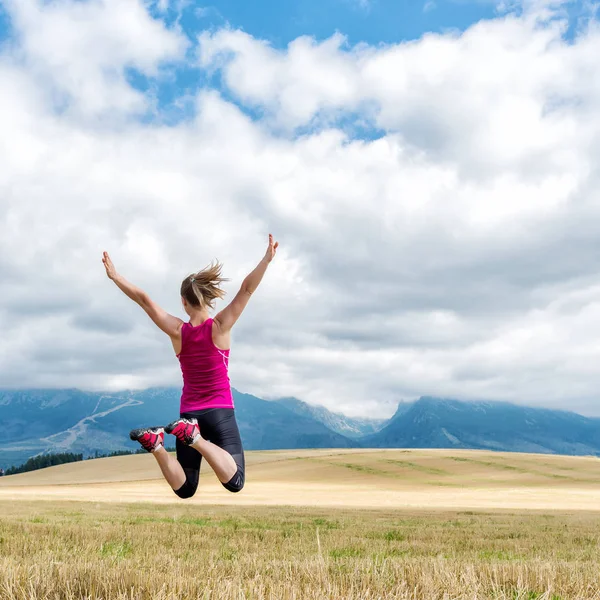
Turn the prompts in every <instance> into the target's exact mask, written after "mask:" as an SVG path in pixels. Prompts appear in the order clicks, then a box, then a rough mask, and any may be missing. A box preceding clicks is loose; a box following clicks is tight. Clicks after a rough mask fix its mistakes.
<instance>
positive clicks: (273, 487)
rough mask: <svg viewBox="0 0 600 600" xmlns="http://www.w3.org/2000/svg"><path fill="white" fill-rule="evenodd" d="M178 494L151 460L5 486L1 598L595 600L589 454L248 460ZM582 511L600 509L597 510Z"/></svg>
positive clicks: (594, 479) (593, 465) (423, 453)
mask: <svg viewBox="0 0 600 600" xmlns="http://www.w3.org/2000/svg"><path fill="white" fill-rule="evenodd" d="M201 482H202V483H201V486H200V489H199V490H198V494H197V496H196V497H195V498H194V499H192V501H187V502H186V501H181V500H179V499H177V498H176V497H175V496H174V495H173V494H172V492H171V491H170V490H169V489H168V487H167V486H166V484H165V483H164V482H163V481H161V480H160V479H159V476H158V473H157V469H156V465H155V464H154V462H153V459H152V457H151V456H128V457H119V458H113V459H102V460H97V461H86V462H83V463H74V464H70V465H61V466H59V467H52V468H50V469H45V470H43V471H39V472H34V473H26V474H23V475H17V476H13V477H5V478H2V479H1V480H0V600H9V599H10V600H92V599H93V600H113V599H114V600H125V599H127V600H150V599H152V600H175V599H178V600H197V599H206V600H221V599H222V600H225V599H227V600H229V599H232V600H233V599H236V600H237V599H240V600H241V599H250V598H252V599H254V598H256V599H263V598H264V599H269V600H288V599H294V600H324V599H332V600H333V599H336V600H338V599H339V600H342V599H343V600H354V599H356V600H358V599H361V600H375V599H406V600H408V599H411V600H435V599H439V600H442V599H444V600H452V599H469V600H471V599H472V600H476V599H477V600H482V599H488V598H489V599H492V600H534V599H536V600H572V599H581V600H593V599H597V600H600V512H595V511H600V461H599V460H598V459H595V458H585V457H579V458H577V457H558V456H540V455H516V454H495V453H491V452H471V451H463V452H458V451H434V450H414V451H404V450H390V451H381V450H377V451H369V450H349V451H342V450H319V451H278V452H256V453H249V454H248V482H247V487H246V488H245V489H244V491H243V492H241V493H240V494H229V493H228V492H226V491H225V490H224V489H223V488H222V487H221V486H220V485H219V484H218V482H216V481H215V478H214V475H213V474H212V473H211V472H210V470H208V469H207V470H206V471H204V472H203V474H202V477H201ZM590 509H593V510H590Z"/></svg>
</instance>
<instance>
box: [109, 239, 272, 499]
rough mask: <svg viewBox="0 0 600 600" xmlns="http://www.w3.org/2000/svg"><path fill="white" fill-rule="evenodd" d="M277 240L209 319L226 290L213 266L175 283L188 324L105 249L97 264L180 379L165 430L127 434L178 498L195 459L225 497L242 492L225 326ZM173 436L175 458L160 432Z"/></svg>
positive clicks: (191, 488) (193, 483) (188, 486)
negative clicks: (147, 325) (158, 340)
mask: <svg viewBox="0 0 600 600" xmlns="http://www.w3.org/2000/svg"><path fill="white" fill-rule="evenodd" d="M278 246H279V243H274V242H273V236H272V235H269V246H268V248H267V251H266V253H265V256H264V258H263V259H262V260H261V261H260V263H259V264H258V266H257V267H256V268H255V269H254V271H252V273H250V274H249V275H248V276H247V277H246V279H244V281H243V283H242V286H241V288H240V291H239V292H238V293H237V294H236V296H235V298H234V299H233V300H232V301H231V303H230V304H229V305H228V306H227V307H226V308H224V309H223V310H222V311H221V312H220V313H218V314H217V315H216V316H215V317H214V319H213V318H211V317H210V315H209V310H211V309H213V308H214V302H215V300H216V299H217V298H223V296H224V295H225V292H224V291H223V290H222V289H221V287H220V285H221V283H223V282H224V281H226V279H224V278H223V277H222V276H221V268H222V267H221V265H220V264H219V263H218V262H217V263H214V264H211V265H210V266H209V267H207V268H206V269H204V270H202V271H200V272H198V273H194V274H193V275H190V276H188V277H186V278H185V279H184V280H183V283H182V284H181V291H180V293H181V302H182V304H183V308H184V310H185V312H186V313H187V314H188V316H189V318H190V319H189V321H188V322H187V323H184V322H183V321H182V320H181V319H179V318H177V317H174V316H172V315H170V314H168V313H167V312H166V311H164V310H163V309H162V308H161V307H160V306H158V305H157V304H156V303H155V302H153V301H152V300H151V299H150V297H149V296H148V294H146V292H144V291H143V290H141V289H140V288H138V287H136V286H135V285H133V284H131V283H129V282H128V281H127V280H126V279H125V278H124V277H122V276H121V275H119V274H118V273H117V271H116V270H115V267H114V265H113V263H112V261H111V259H110V257H109V256H108V254H107V253H106V252H105V253H104V255H103V257H102V262H103V263H104V267H105V268H106V274H107V275H108V278H109V279H111V280H112V281H114V282H115V284H116V285H117V287H118V288H119V289H120V290H121V291H122V292H123V293H124V294H125V295H126V296H128V297H129V298H131V299H132V300H133V301H134V302H136V303H137V304H139V305H140V306H141V307H142V308H143V309H144V310H145V311H146V313H147V314H148V316H149V317H150V319H152V321H154V323H155V325H156V326H157V327H158V328H159V329H160V330H162V331H164V332H165V333H166V334H167V335H168V336H169V337H170V338H171V342H172V344H173V349H174V350H175V354H176V356H177V358H178V359H179V364H180V365H181V372H182V374H183V391H182V394H181V406H180V411H179V416H180V418H179V419H177V420H176V421H173V422H172V423H169V425H166V426H165V427H147V428H142V429H134V430H133V431H132V432H131V433H130V434H129V436H130V438H131V439H132V440H136V441H138V442H139V443H140V444H141V446H142V447H143V448H144V449H145V450H147V451H148V452H151V453H152V455H153V456H154V458H155V459H156V462H157V463H158V465H159V467H160V470H161V471H162V474H163V475H164V477H165V479H166V480H167V482H168V483H169V485H170V486H171V487H172V488H173V491H174V492H175V493H176V494H177V495H178V496H179V497H180V498H191V497H192V496H193V495H194V494H195V493H196V489H197V487H198V477H199V475H200V462H201V461H202V458H203V457H204V458H205V459H206V461H207V462H208V464H209V465H210V466H211V467H212V469H213V471H214V472H215V473H216V475H217V477H218V478H219V481H220V482H221V483H222V484H223V486H224V487H225V488H226V489H227V490H229V491H230V492H239V491H240V490H241V489H242V488H243V487H244V481H245V473H244V470H245V463H244V450H243V448H242V441H241V439H240V432H239V430H238V426H237V422H236V420H235V414H234V406H233V396H232V393H231V384H230V382H229V373H228V371H229V347H230V341H231V340H230V335H231V328H232V327H233V326H234V324H235V323H236V321H237V320H238V319H239V318H240V315H241V314H242V312H243V310H244V308H246V305H247V304H248V300H250V296H252V294H253V293H254V291H255V290H256V288H257V287H258V285H259V283H260V282H261V280H262V278H263V276H264V274H265V272H266V270H267V267H268V266H269V263H270V262H271V261H272V260H273V258H274V256H275V253H276V252H277V247H278ZM165 432H166V433H171V434H173V435H174V436H175V437H176V438H177V440H176V450H177V459H175V458H174V457H172V456H171V455H170V454H169V453H168V452H167V451H166V450H165V447H164V434H165Z"/></svg>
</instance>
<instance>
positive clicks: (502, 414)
mask: <svg viewBox="0 0 600 600" xmlns="http://www.w3.org/2000/svg"><path fill="white" fill-rule="evenodd" d="M361 442H362V443H363V444H365V445H367V446H373V447H376V448H398V447H400V448H471V449H481V450H499V451H500V450H502V451H507V452H534V453H550V454H554V453H556V454H577V455H598V454H600V419H593V418H588V417H584V416H582V415H578V414H576V413H572V412H567V411H559V410H550V409H544V408H531V407H526V406H518V405H515V404H509V403H506V402H461V401H458V400H444V399H440V398H431V397H423V398H421V399H419V400H418V401H417V402H415V403H413V404H412V405H410V406H409V407H407V409H405V410H402V411H398V412H397V413H396V414H395V415H394V416H393V417H392V419H390V421H389V422H388V423H387V424H386V425H385V427H383V428H382V429H381V430H380V431H379V432H377V433H375V434H374V435H370V436H367V437H365V438H363V439H362V440H361Z"/></svg>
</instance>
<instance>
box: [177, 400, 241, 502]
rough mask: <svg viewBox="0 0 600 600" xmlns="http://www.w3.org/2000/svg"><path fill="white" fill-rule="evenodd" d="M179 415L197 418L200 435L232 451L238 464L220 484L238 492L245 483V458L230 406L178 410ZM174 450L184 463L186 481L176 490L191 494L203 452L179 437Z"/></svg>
mask: <svg viewBox="0 0 600 600" xmlns="http://www.w3.org/2000/svg"><path fill="white" fill-rule="evenodd" d="M180 416H181V417H183V418H185V419H192V418H193V419H197V420H198V426H199V427H200V433H201V434H202V437H203V438H204V439H205V440H208V441H209V442H212V443H213V444H215V445H216V446H219V448H222V449H223V450H225V451H227V452H229V454H231V456H232V457H233V460H234V461H235V464H236V465H237V472H236V474H235V475H234V476H233V477H232V478H231V480H230V481H228V482H226V483H223V486H224V487H225V489H227V490H229V491H230V492H239V491H240V490H241V489H242V488H243V487H244V483H245V461H244V449H243V447H242V440H241V438H240V431H239V429H238V425H237V421H236V420H235V414H234V411H233V408H207V409H205V410H196V411H192V412H186V413H181V415H180ZM176 450H177V460H178V461H179V464H180V465H181V466H182V467H183V470H184V472H185V477H186V481H185V483H184V484H183V486H182V487H181V488H179V489H178V490H175V493H176V494H177V495H178V496H179V497H180V498H191V497H192V496H193V495H194V494H195V493H196V489H197V488H198V479H199V477H200V464H201V462H202V454H200V452H198V451H197V450H196V449H194V448H192V447H190V446H186V445H185V444H183V443H182V442H180V441H179V440H177V442H176Z"/></svg>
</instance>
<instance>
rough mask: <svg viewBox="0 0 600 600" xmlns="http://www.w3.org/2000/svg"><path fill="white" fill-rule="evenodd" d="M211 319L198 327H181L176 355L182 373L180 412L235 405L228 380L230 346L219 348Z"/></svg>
mask: <svg viewBox="0 0 600 600" xmlns="http://www.w3.org/2000/svg"><path fill="white" fill-rule="evenodd" d="M212 324H213V320H212V319H206V321H204V323H202V325H198V326H197V327H194V326H192V325H191V324H190V323H184V324H183V326H182V327H181V352H180V353H179V354H178V355H177V358H178V359H179V364H180V365H181V373H182V374H183V390H182V393H181V408H180V412H182V413H185V412H190V411H194V410H203V409H205V408H233V395H232V393H231V383H230V381H229V350H219V348H217V347H216V346H215V344H214V342H213V339H212Z"/></svg>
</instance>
